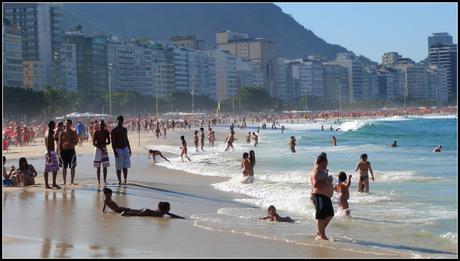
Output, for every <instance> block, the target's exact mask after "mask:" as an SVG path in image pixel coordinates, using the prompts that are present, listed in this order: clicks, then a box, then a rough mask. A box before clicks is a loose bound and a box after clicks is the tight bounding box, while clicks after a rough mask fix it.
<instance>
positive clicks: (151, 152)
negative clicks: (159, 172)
mask: <svg viewBox="0 0 460 261" xmlns="http://www.w3.org/2000/svg"><path fill="white" fill-rule="evenodd" d="M150 156H152V158H153V163H156V162H157V161H156V159H155V156H160V157H162V158H163V159H164V160H166V161H167V162H169V163H171V161H169V160H168V159H167V158H166V157H165V156H163V154H161V151H159V150H149V159H150Z"/></svg>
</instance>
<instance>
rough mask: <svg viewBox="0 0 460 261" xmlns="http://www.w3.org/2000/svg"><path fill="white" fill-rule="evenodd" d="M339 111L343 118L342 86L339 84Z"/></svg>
mask: <svg viewBox="0 0 460 261" xmlns="http://www.w3.org/2000/svg"><path fill="white" fill-rule="evenodd" d="M339 111H340V116H342V84H339Z"/></svg>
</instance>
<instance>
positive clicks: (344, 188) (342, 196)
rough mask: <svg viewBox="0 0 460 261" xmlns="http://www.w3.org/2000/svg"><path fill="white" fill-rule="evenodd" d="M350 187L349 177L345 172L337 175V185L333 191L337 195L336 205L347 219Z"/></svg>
mask: <svg viewBox="0 0 460 261" xmlns="http://www.w3.org/2000/svg"><path fill="white" fill-rule="evenodd" d="M350 185H351V175H348V180H347V174H346V173H345V172H343V171H342V172H340V173H339V184H337V185H335V187H334V191H335V192H337V193H339V197H338V198H337V203H338V205H339V208H340V209H342V210H343V211H345V215H346V216H347V217H348V216H350V209H349V208H350V207H349V205H348V199H349V198H350V191H349V189H348V188H349V187H350Z"/></svg>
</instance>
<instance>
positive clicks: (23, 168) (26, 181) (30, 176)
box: [14, 157, 38, 187]
mask: <svg viewBox="0 0 460 261" xmlns="http://www.w3.org/2000/svg"><path fill="white" fill-rule="evenodd" d="M14 174H16V177H17V181H18V184H22V185H23V186H24V187H25V186H31V185H35V177H36V176H37V175H38V173H37V171H36V170H35V168H34V166H33V165H29V164H28V163H27V159H26V158H24V157H22V158H20V159H19V167H18V169H17V170H16V171H15V173H14Z"/></svg>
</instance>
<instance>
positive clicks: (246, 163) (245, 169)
mask: <svg viewBox="0 0 460 261" xmlns="http://www.w3.org/2000/svg"><path fill="white" fill-rule="evenodd" d="M241 173H242V174H243V180H242V181H241V183H252V182H253V180H254V177H253V176H251V175H250V174H251V161H250V160H249V153H247V152H245V153H243V160H241Z"/></svg>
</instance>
